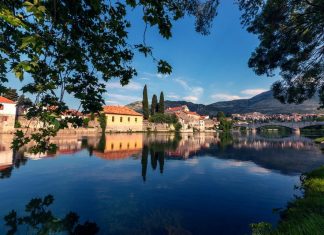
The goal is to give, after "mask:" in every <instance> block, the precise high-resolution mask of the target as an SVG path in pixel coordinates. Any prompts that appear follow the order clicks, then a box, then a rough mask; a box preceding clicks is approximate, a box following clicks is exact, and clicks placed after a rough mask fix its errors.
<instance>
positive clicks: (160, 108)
mask: <svg viewBox="0 0 324 235" xmlns="http://www.w3.org/2000/svg"><path fill="white" fill-rule="evenodd" d="M158 110H159V113H164V94H163V92H161V93H160V100H159V107H158Z"/></svg>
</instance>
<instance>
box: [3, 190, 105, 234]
mask: <svg viewBox="0 0 324 235" xmlns="http://www.w3.org/2000/svg"><path fill="white" fill-rule="evenodd" d="M53 202H54V197H53V196H52V195H47V196H45V197H44V198H33V199H31V200H30V202H29V203H28V204H27V205H26V207H25V212H26V215H24V216H19V215H18V214H17V212H16V211H14V210H12V211H11V212H9V213H8V214H7V215H6V216H5V217H4V220H5V225H6V226H8V227H9V229H8V231H7V235H14V234H17V233H19V234H20V233H21V232H22V230H24V229H25V230H26V232H25V234H44V235H45V234H62V233H63V234H70V235H94V234H97V233H98V232H99V227H98V226H97V224H96V223H93V222H89V221H86V222H85V223H83V224H80V223H79V216H78V215H77V214H76V213H74V212H69V213H68V214H67V215H65V216H64V217H63V218H59V217H56V216H55V215H54V214H53V213H52V211H51V210H50V209H49V206H50V205H51V204H52V203H53Z"/></svg>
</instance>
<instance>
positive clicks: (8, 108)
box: [0, 103, 16, 115]
mask: <svg viewBox="0 0 324 235" xmlns="http://www.w3.org/2000/svg"><path fill="white" fill-rule="evenodd" d="M0 104H2V105H3V109H2V110H0V115H16V104H8V103H0Z"/></svg>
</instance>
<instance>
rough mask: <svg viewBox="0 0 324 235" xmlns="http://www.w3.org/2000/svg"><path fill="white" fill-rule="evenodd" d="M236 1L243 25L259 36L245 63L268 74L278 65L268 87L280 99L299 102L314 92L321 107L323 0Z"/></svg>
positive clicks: (323, 100) (323, 83) (323, 88)
mask: <svg viewBox="0 0 324 235" xmlns="http://www.w3.org/2000/svg"><path fill="white" fill-rule="evenodd" d="M239 2H240V8H241V10H242V11H243V15H242V23H243V25H245V26H247V30H248V31H249V32H251V33H253V34H256V35H257V36H258V38H259V40H260V43H259V46H258V47H257V48H256V49H255V51H254V52H253V53H252V56H251V58H250V60H249V63H248V65H249V67H251V68H253V70H254V71H255V72H256V74H258V75H263V74H266V75H268V76H273V75H274V73H275V72H276V71H277V70H278V69H280V75H281V77H282V80H280V81H277V82H275V83H274V84H273V86H272V90H273V92H274V96H275V97H276V98H277V99H279V100H280V101H281V102H283V103H286V102H287V103H302V102H303V101H305V100H306V99H309V98H311V97H313V96H314V94H316V92H318V94H319V98H320V107H321V108H323V107H324V30H323V29H324V1H323V0H301V1H295V0H286V1H278V0H267V1H255V0H240V1H239Z"/></svg>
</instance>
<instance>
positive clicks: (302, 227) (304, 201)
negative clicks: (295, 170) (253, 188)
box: [251, 166, 324, 235]
mask: <svg viewBox="0 0 324 235" xmlns="http://www.w3.org/2000/svg"><path fill="white" fill-rule="evenodd" d="M301 188H302V190H303V191H304V195H303V197H301V198H297V199H296V200H294V201H293V202H290V203H289V204H288V207H287V209H286V210H284V211H283V212H282V213H281V220H280V222H279V224H278V226H277V227H276V228H271V225H270V224H268V223H264V222H262V223H258V224H252V225H251V228H252V234H253V235H269V234H274V235H277V234H278V235H279V234H285V235H286V234H287V235H299V234H303V235H308V234H312V235H317V234H318V235H320V234H324V166H322V167H320V168H318V169H316V170H314V171H312V172H310V173H307V174H304V175H302V176H301Z"/></svg>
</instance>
